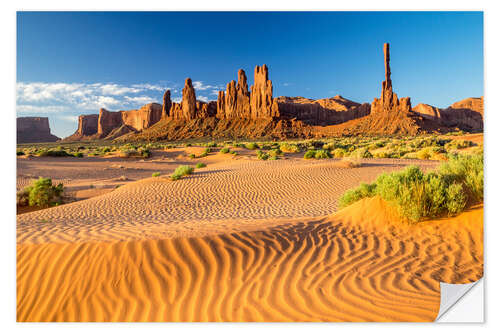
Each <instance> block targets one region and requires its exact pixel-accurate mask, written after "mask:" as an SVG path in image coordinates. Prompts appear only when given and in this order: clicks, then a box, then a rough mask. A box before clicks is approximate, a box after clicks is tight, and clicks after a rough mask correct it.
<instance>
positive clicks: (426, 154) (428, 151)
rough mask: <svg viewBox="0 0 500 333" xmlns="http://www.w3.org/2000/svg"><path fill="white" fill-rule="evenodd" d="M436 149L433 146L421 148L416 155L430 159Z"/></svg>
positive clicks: (422, 158) (419, 157)
mask: <svg viewBox="0 0 500 333" xmlns="http://www.w3.org/2000/svg"><path fill="white" fill-rule="evenodd" d="M434 154H435V153H434V151H433V150H432V148H431V147H426V148H423V149H421V150H419V151H418V152H417V153H416V156H417V158H418V159H419V160H430V159H431V157H432V156H434Z"/></svg>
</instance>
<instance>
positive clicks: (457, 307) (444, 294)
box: [435, 278, 484, 322]
mask: <svg viewBox="0 0 500 333" xmlns="http://www.w3.org/2000/svg"><path fill="white" fill-rule="evenodd" d="M476 284H479V285H480V287H481V288H476V289H477V291H478V293H479V294H478V293H475V294H474V298H471V299H467V297H464V296H465V295H466V294H467V293H468V292H469V291H470V290H471V289H472V288H473V287H474V286H475V285H476ZM440 288H441V302H440V305H439V313H438V315H437V317H436V319H435V321H437V322H471V321H472V322H482V321H483V313H482V312H483V299H484V298H483V278H481V279H479V280H478V281H475V282H472V283H465V284H450V283H444V282H441V283H440ZM462 297H464V298H463V301H462ZM472 303H479V304H472ZM474 311H475V312H476V313H477V314H476V317H474V319H472V318H469V319H467V318H465V317H463V316H460V313H462V312H464V313H469V314H471V312H474ZM479 311H480V312H479ZM455 312H456V313H455ZM445 314H446V316H444V315H445ZM455 318H456V319H455ZM458 318H460V319H458Z"/></svg>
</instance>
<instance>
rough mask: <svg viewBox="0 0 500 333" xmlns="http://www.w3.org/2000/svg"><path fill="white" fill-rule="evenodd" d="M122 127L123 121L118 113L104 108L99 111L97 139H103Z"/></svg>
mask: <svg viewBox="0 0 500 333" xmlns="http://www.w3.org/2000/svg"><path fill="white" fill-rule="evenodd" d="M122 125H123V119H122V114H121V113H120V112H112V111H108V110H106V109H104V108H101V109H100V110H99V120H98V124H97V136H98V137H99V138H105V137H106V136H107V135H108V134H109V133H110V132H111V131H112V130H113V129H115V128H118V127H120V126H122Z"/></svg>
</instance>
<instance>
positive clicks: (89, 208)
mask: <svg viewBox="0 0 500 333" xmlns="http://www.w3.org/2000/svg"><path fill="white" fill-rule="evenodd" d="M373 163H374V165H372V166H371V168H373V170H371V169H370V166H369V167H366V168H361V169H339V168H334V167H332V166H331V164H332V162H331V161H307V162H306V161H293V160H284V161H266V162H262V161H245V160H243V161H235V162H234V163H225V164H224V167H222V166H221V165H214V166H213V167H211V168H210V167H209V168H207V169H205V170H203V171H199V172H197V173H196V174H195V175H193V176H192V177H189V178H186V179H183V180H181V181H178V182H170V181H167V180H161V179H146V180H143V181H139V182H134V183H131V184H129V185H125V186H123V187H121V188H119V189H118V190H116V191H113V192H111V193H108V194H105V195H103V196H99V197H95V198H92V199H88V200H84V201H80V202H76V203H72V204H68V205H63V206H60V207H55V208H51V209H47V210H43V211H37V212H33V213H26V214H23V215H19V216H18V245H17V295H18V299H17V319H18V320H19V321H345V320H347V321H370V320H377V321H401V320H402V321H429V320H433V319H434V318H435V316H436V315H437V313H438V310H439V281H444V282H450V283H452V282H453V283H466V282H471V281H475V280H477V279H478V278H479V277H481V276H482V253H483V252H482V208H481V207H479V208H476V209H473V210H471V211H469V212H466V213H465V214H462V215H461V216H459V217H457V218H452V219H443V220H440V221H430V222H425V223H423V224H420V225H418V226H408V227H403V226H400V225H399V224H397V223H396V222H395V217H394V214H393V212H392V210H391V209H390V208H388V207H386V206H385V205H384V204H383V203H382V202H381V201H380V200H378V199H369V200H364V201H361V202H359V203H357V204H355V205H353V206H351V207H348V208H347V209H344V210H342V211H340V212H337V213H335V214H333V215H328V214H331V212H332V211H334V208H335V205H336V203H335V202H336V199H337V198H338V195H339V193H341V192H342V191H343V190H344V187H351V186H353V184H352V183H353V182H355V183H358V182H359V180H360V179H363V180H366V181H369V180H371V179H373V177H375V176H376V174H378V173H379V172H380V171H381V168H388V169H395V168H398V167H401V166H394V165H389V166H388V165H379V164H383V163H381V162H380V161H378V162H377V161H374V162H373ZM391 163H403V162H391ZM356 172H359V174H356ZM332 198H333V199H332ZM325 215H327V216H326V217H321V216H325ZM292 217H293V219H292Z"/></svg>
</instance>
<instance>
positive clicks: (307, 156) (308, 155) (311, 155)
mask: <svg viewBox="0 0 500 333" xmlns="http://www.w3.org/2000/svg"><path fill="white" fill-rule="evenodd" d="M314 156H316V150H308V151H306V153H305V154H304V158H305V159H306V160H308V159H311V158H314Z"/></svg>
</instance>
